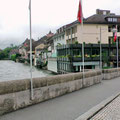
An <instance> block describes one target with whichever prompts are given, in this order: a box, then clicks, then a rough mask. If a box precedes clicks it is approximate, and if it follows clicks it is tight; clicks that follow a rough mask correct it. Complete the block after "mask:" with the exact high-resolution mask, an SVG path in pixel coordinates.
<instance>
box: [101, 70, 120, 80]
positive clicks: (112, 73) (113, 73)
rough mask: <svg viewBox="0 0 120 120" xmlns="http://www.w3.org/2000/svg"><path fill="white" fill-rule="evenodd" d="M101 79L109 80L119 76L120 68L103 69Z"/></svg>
mask: <svg viewBox="0 0 120 120" xmlns="http://www.w3.org/2000/svg"><path fill="white" fill-rule="evenodd" d="M102 74H103V80H110V79H113V78H117V77H120V68H112V69H104V70H103V71H102Z"/></svg>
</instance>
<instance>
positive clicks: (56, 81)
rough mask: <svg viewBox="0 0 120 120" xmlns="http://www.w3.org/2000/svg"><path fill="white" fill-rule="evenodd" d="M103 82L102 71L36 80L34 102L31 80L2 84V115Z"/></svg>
mask: <svg viewBox="0 0 120 120" xmlns="http://www.w3.org/2000/svg"><path fill="white" fill-rule="evenodd" d="M100 82H101V71H99V70H97V71H91V72H85V74H84V80H83V74H82V73H72V74H65V75H57V76H51V77H43V78H34V79H33V86H34V100H30V80H29V79H24V80H15V81H7V82H0V115H2V114H4V113H7V112H11V111H14V110H17V109H20V108H24V107H27V106H29V105H32V104H36V103H39V102H42V101H45V100H48V99H52V98H55V97H57V96H61V95H64V94H66V93H70V92H73V91H76V90H79V89H81V88H85V87H88V86H91V85H94V84H97V83H100Z"/></svg>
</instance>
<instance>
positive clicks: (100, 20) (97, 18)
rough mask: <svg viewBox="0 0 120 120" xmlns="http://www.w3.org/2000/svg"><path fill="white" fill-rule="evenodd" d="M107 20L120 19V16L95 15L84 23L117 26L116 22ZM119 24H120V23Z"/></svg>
mask: <svg viewBox="0 0 120 120" xmlns="http://www.w3.org/2000/svg"><path fill="white" fill-rule="evenodd" d="M107 18H120V16H118V15H101V14H94V15H92V16H90V17H88V18H86V19H85V20H84V23H87V24H90V23H92V24H96V23H97V24H111V23H113V24H115V23H116V22H109V21H108V20H107ZM117 23H120V22H119V21H118V22H117Z"/></svg>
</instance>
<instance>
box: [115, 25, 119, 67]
mask: <svg viewBox="0 0 120 120" xmlns="http://www.w3.org/2000/svg"><path fill="white" fill-rule="evenodd" d="M116 34H117V25H116ZM116 45H117V68H118V67H119V65H118V62H119V58H118V55H119V54H118V51H119V50H118V37H117V38H116Z"/></svg>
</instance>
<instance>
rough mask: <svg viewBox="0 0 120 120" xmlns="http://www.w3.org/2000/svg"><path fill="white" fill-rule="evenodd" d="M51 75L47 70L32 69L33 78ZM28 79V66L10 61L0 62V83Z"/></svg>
mask: <svg viewBox="0 0 120 120" xmlns="http://www.w3.org/2000/svg"><path fill="white" fill-rule="evenodd" d="M50 75H52V73H51V72H49V71H47V70H40V69H37V68H35V67H33V78H35V77H45V76H50ZM24 78H30V66H28V65H25V64H22V63H15V62H13V61H10V60H5V61H3V60H2V61H0V81H5V80H18V79H24Z"/></svg>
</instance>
